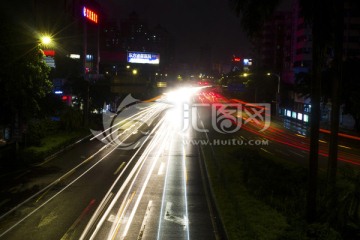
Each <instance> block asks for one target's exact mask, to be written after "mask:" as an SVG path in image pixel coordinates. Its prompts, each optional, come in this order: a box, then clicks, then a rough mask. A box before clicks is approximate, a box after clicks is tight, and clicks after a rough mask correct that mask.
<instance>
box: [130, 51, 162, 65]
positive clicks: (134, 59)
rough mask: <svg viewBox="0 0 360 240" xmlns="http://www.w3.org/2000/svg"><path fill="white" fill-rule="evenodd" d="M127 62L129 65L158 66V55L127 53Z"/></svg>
mask: <svg viewBox="0 0 360 240" xmlns="http://www.w3.org/2000/svg"><path fill="white" fill-rule="evenodd" d="M127 61H128V62H129V63H147V64H159V63H160V54H158V53H148V52H128V54H127Z"/></svg>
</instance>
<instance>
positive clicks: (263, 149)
mask: <svg viewBox="0 0 360 240" xmlns="http://www.w3.org/2000/svg"><path fill="white" fill-rule="evenodd" d="M260 150H262V151H264V152H266V153H269V154H271V155H274V154H273V153H272V152H270V151H268V150H266V149H265V148H260Z"/></svg>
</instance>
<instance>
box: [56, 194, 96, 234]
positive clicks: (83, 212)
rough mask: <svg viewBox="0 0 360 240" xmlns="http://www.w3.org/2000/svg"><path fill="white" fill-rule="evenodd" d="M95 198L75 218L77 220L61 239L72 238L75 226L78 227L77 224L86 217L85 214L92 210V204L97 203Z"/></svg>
mask: <svg viewBox="0 0 360 240" xmlns="http://www.w3.org/2000/svg"><path fill="white" fill-rule="evenodd" d="M95 201H96V200H95V199H91V201H90V202H89V204H88V205H87V206H86V208H85V209H84V210H83V211H82V212H81V214H80V216H79V217H78V218H77V219H76V220H75V222H74V223H73V224H72V225H71V227H70V228H69V229H68V230H67V231H66V233H65V234H64V236H63V237H62V238H61V240H67V239H71V235H72V234H73V233H74V231H75V228H76V227H77V225H78V224H79V223H80V222H81V220H82V219H83V218H84V216H85V215H86V214H87V213H88V212H89V211H90V209H91V208H92V206H93V205H94V203H95Z"/></svg>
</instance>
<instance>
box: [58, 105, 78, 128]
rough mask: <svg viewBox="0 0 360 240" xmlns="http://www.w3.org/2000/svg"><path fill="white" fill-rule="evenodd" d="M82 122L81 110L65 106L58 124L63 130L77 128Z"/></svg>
mask: <svg viewBox="0 0 360 240" xmlns="http://www.w3.org/2000/svg"><path fill="white" fill-rule="evenodd" d="M82 123H83V121H82V114H81V111H80V110H79V109H76V108H73V107H67V108H66V109H65V110H64V111H63V113H62V114H61V116H60V125H61V128H62V129H63V130H65V131H73V130H78V129H80V128H81V127H82Z"/></svg>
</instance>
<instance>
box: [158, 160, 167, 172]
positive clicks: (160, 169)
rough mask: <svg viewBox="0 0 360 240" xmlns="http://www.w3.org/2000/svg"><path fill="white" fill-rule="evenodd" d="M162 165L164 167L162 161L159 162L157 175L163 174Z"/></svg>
mask: <svg viewBox="0 0 360 240" xmlns="http://www.w3.org/2000/svg"><path fill="white" fill-rule="evenodd" d="M164 167H165V164H164V162H161V164H160V167H159V171H158V175H163V173H164Z"/></svg>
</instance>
